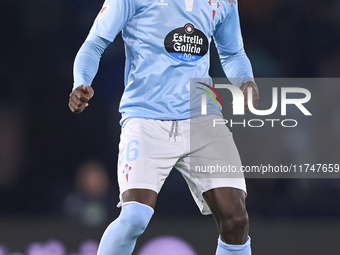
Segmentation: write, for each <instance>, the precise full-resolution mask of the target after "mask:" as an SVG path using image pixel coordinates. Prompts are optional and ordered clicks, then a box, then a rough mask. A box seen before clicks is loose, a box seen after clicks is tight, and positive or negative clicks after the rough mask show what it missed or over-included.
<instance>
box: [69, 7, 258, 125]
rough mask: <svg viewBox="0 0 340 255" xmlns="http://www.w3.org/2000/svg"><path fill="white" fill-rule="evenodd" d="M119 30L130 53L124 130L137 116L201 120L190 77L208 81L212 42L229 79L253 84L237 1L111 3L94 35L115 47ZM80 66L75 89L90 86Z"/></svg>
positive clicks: (216, 111) (123, 103)
mask: <svg viewBox="0 0 340 255" xmlns="http://www.w3.org/2000/svg"><path fill="white" fill-rule="evenodd" d="M120 31H122V36H123V40H124V43H125V54H126V63H125V90H124V93H123V96H122V100H121V103H120V108H119V111H120V112H121V114H122V120H121V124H122V125H123V124H124V123H125V122H126V120H128V119H130V118H135V117H137V118H150V119H159V120H179V119H188V118H190V117H197V116H198V115H200V109H199V108H197V109H192V107H191V109H190V78H209V74H208V71H209V48H210V42H211V37H213V38H214V41H215V44H216V47H217V49H218V53H219V56H220V59H221V63H222V67H223V69H224V71H225V73H226V75H227V76H228V78H231V79H230V80H231V81H232V79H233V78H238V79H235V82H234V85H237V86H240V84H241V83H243V82H245V81H249V80H253V74H252V70H251V65H250V62H249V60H248V58H247V56H246V55H245V53H244V50H243V42H242V36H241V32H240V25H239V16H238V10H237V3H236V1H235V0H107V1H106V2H105V3H104V6H103V8H102V10H101V12H100V13H99V15H98V17H97V18H96V20H95V22H94V24H93V27H92V29H91V31H90V35H91V34H92V35H96V36H99V37H100V38H103V39H105V40H107V41H110V42H112V41H113V40H114V38H115V37H116V35H117V34H118V33H119V32H120ZM90 38H91V37H90ZM78 55H79V53H78ZM99 57H100V55H99ZM98 61H99V60H98ZM78 62H80V61H78ZM76 65H77V63H76V64H75V87H77V86H80V85H83V84H84V82H85V81H82V78H81V77H80V78H79V76H81V75H80V74H79V73H78V71H77V70H79V67H78V68H77V66H76ZM79 65H80V64H79ZM95 73H96V71H95ZM240 78H242V79H240ZM92 79H93V77H90V78H89V81H87V83H88V85H90V84H91V82H92ZM112 86H115V83H114V81H112ZM197 91H198V92H199V93H202V91H201V90H197ZM209 107H210V109H208V113H209V114H217V115H221V112H220V110H221V109H220V107H219V108H218V107H216V106H215V105H214V104H213V103H212V104H208V108H209Z"/></svg>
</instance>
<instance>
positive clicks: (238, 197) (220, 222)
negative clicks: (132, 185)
mask: <svg viewBox="0 0 340 255" xmlns="http://www.w3.org/2000/svg"><path fill="white" fill-rule="evenodd" d="M248 87H251V88H252V90H253V105H254V107H255V108H256V107H257V106H258V102H259V99H260V97H259V94H258V91H257V87H256V85H255V84H254V83H252V82H246V83H243V84H242V85H241V86H240V89H241V90H242V91H243V94H244V97H245V110H246V111H249V108H248V105H247V100H248V97H247V93H246V92H247V89H248ZM93 95H94V91H93V89H92V88H91V87H90V86H87V85H83V86H80V87H78V88H76V89H75V90H74V91H73V92H72V93H71V94H70V99H69V108H70V110H71V111H72V112H73V113H81V112H82V111H83V110H84V109H85V108H86V107H87V106H88V105H89V104H88V101H89V100H90V99H91V98H92V97H93ZM203 197H204V199H205V201H206V202H207V204H208V206H209V208H210V210H211V212H212V214H213V216H214V219H215V221H216V224H217V228H218V230H219V233H220V236H221V239H222V241H224V242H225V243H228V244H234V245H241V244H244V243H245V242H246V241H247V235H248V213H247V210H246V207H245V198H246V194H245V193H244V191H243V190H240V189H236V188H229V187H223V188H215V189H212V190H208V191H206V192H204V193H203ZM122 199H123V201H124V202H129V201H136V202H139V203H142V204H146V205H148V206H151V207H152V208H155V205H156V200H157V193H156V192H155V191H152V190H147V189H130V190H127V191H125V192H124V193H123V194H122Z"/></svg>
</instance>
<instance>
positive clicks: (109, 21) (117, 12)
mask: <svg viewBox="0 0 340 255" xmlns="http://www.w3.org/2000/svg"><path fill="white" fill-rule="evenodd" d="M134 12H135V8H134V4H133V2H132V0H106V1H105V2H104V5H103V7H102V9H101V11H100V12H99V14H98V16H97V18H96V20H95V21H94V23H93V26H92V28H91V31H90V33H92V34H95V35H97V36H99V37H102V38H104V39H106V40H108V41H110V42H113V40H114V39H115V37H116V35H117V34H118V33H119V32H120V31H121V30H122V29H123V28H124V27H125V26H126V24H127V23H128V21H129V20H130V19H131V17H132V16H133V15H134Z"/></svg>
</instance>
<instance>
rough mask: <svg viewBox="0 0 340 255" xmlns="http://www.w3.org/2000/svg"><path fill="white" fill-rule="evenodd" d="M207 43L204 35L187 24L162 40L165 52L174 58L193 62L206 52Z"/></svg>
mask: <svg viewBox="0 0 340 255" xmlns="http://www.w3.org/2000/svg"><path fill="white" fill-rule="evenodd" d="M208 46H209V42H208V39H207V37H206V36H205V34H204V33H203V32H202V31H200V30H199V29H197V28H195V27H194V25H192V24H190V23H188V24H186V25H185V26H184V27H179V28H176V29H174V30H172V31H171V32H170V33H168V34H167V36H166V37H165V39H164V47H165V49H166V51H167V52H168V53H169V54H170V55H171V56H172V57H174V58H176V59H178V60H181V61H185V62H194V61H197V60H199V59H201V58H202V57H203V56H204V55H205V54H206V53H207V52H208Z"/></svg>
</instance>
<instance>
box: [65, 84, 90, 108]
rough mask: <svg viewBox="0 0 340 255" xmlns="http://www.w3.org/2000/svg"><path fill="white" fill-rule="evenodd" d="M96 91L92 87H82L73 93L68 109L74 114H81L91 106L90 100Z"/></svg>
mask: <svg viewBox="0 0 340 255" xmlns="http://www.w3.org/2000/svg"><path fill="white" fill-rule="evenodd" d="M93 95H94V90H93V89H92V87H90V86H87V85H82V86H79V87H78V88H76V89H75V90H73V91H72V93H71V94H70V100H69V103H68V107H69V108H70V110H71V111H72V112H73V113H81V112H82V111H84V109H85V108H86V107H88V106H89V103H88V102H89V100H90V99H91V98H92V97H93Z"/></svg>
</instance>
